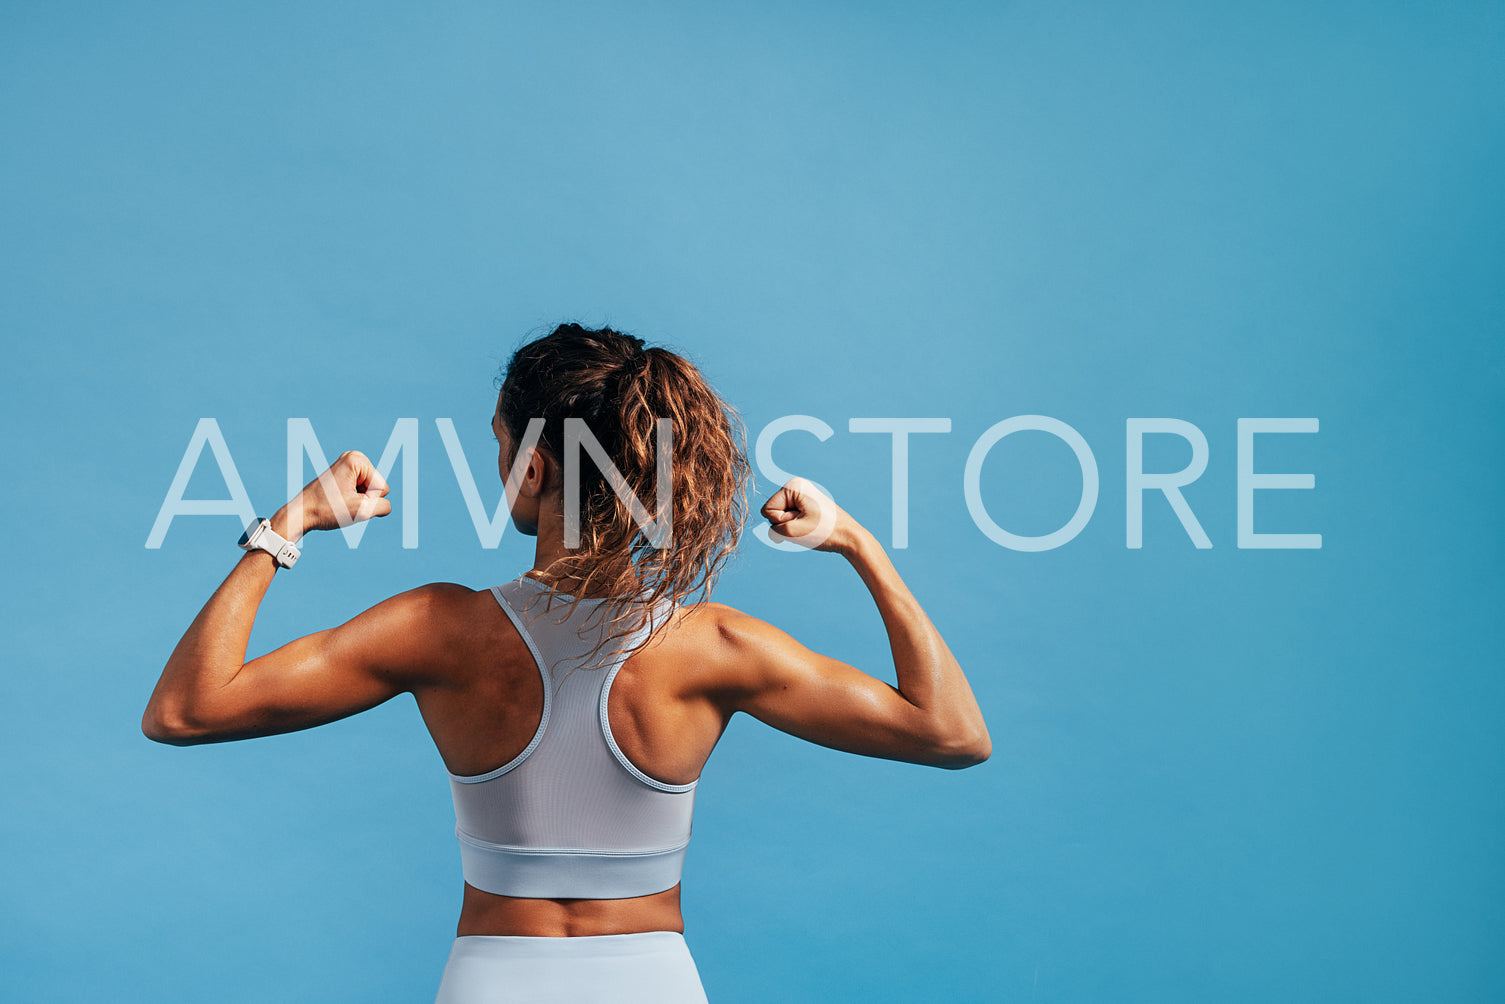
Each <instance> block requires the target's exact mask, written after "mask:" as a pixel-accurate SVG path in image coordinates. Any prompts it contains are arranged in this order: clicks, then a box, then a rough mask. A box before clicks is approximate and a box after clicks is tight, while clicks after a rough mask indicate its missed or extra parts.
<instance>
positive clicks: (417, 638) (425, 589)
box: [338, 582, 497, 667]
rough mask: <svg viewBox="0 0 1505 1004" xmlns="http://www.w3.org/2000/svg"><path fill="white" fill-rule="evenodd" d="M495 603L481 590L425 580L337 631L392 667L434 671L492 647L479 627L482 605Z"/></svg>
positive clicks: (482, 622)
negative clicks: (482, 646)
mask: <svg viewBox="0 0 1505 1004" xmlns="http://www.w3.org/2000/svg"><path fill="white" fill-rule="evenodd" d="M488 606H490V607H495V606H496V603H495V601H494V600H493V599H492V598H491V596H490V595H489V591H488V590H485V589H472V588H470V587H469V586H463V585H460V584H459V583H457V582H430V583H427V584H426V585H422V586H418V587H416V588H414V589H409V590H407V591H406V592H402V593H398V594H397V595H396V596H393V597H390V598H389V599H386V600H383V601H382V602H380V603H378V604H377V605H376V606H374V607H372V608H370V609H369V610H367V611H366V612H365V613H362V614H360V615H359V616H357V617H356V618H355V619H354V620H351V621H349V622H348V623H346V624H345V625H343V626H342V627H341V628H339V629H338V633H339V634H340V635H342V636H344V637H343V638H340V639H339V641H345V640H347V639H348V642H349V643H350V644H352V645H356V646H359V647H361V648H363V649H365V650H367V651H370V652H371V653H372V655H374V656H375V657H376V658H377V660H378V661H379V662H381V663H384V664H391V665H394V666H411V667H417V666H428V667H438V666H442V665H444V664H446V663H453V662H457V661H463V660H464V659H465V658H466V656H467V655H468V654H470V653H472V652H473V651H474V649H475V647H476V645H477V644H485V643H487V642H490V643H493V644H494V643H495V642H496V641H497V639H495V638H492V637H491V635H492V633H493V632H491V631H488V630H486V629H485V627H484V625H486V624H487V623H488V619H487V618H486V616H485V614H486V612H487V607H488Z"/></svg>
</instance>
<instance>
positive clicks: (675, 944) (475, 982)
mask: <svg viewBox="0 0 1505 1004" xmlns="http://www.w3.org/2000/svg"><path fill="white" fill-rule="evenodd" d="M513 1001H518V1002H527V1004H548V1002H556V1001H557V1002H559V1004H566V1002H567V1004H591V1002H594V1001H610V1002H612V1004H706V998H705V990H704V988H702V987H701V985H700V973H699V972H698V971H697V970H696V969H695V961H694V960H693V959H691V958H690V949H689V948H688V947H687V946H686V945H685V939H684V935H681V934H677V933H675V932H673V931H648V932H645V933H642V934H603V935H597V936H594V937H588V938H525V937H513V936H499V935H477V934H470V935H465V936H464V937H460V938H456V939H455V943H454V945H453V946H451V948H450V950H449V962H448V963H446V964H445V966H444V978H443V979H442V980H440V982H439V996H438V997H437V998H436V999H435V1001H434V1004H504V1002H505V1004H511V1002H513Z"/></svg>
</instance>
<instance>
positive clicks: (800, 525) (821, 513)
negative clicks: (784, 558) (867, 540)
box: [762, 478, 863, 553]
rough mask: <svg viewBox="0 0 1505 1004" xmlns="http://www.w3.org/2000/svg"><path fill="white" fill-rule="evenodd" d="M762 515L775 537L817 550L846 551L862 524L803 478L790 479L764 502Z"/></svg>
mask: <svg viewBox="0 0 1505 1004" xmlns="http://www.w3.org/2000/svg"><path fill="white" fill-rule="evenodd" d="M762 513H763V518H764V519H766V520H768V534H769V536H770V537H772V538H773V539H774V540H787V541H789V542H790V543H794V544H799V545H800V546H801V547H808V548H811V549H813V550H816V551H836V552H838V553H846V552H847V551H848V550H850V549H851V547H852V545H853V544H855V543H856V538H857V535H858V534H860V533H861V532H863V531H862V526H861V524H859V523H858V522H857V521H856V520H855V519H853V518H852V517H851V516H850V515H848V514H847V512H846V510H844V509H842V508H841V506H839V505H837V504H836V503H835V502H833V501H831V499H830V498H829V497H827V496H826V495H824V494H822V493H821V491H820V489H818V488H816V487H815V485H813V484H811V483H810V482H809V481H806V480H805V479H804V478H791V479H790V480H789V483H788V484H786V485H784V487H782V488H780V489H779V490H778V491H776V492H774V493H773V496H772V497H771V498H769V500H768V501H767V502H764V503H763V509H762Z"/></svg>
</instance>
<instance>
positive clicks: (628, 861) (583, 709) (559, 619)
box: [449, 575, 695, 899]
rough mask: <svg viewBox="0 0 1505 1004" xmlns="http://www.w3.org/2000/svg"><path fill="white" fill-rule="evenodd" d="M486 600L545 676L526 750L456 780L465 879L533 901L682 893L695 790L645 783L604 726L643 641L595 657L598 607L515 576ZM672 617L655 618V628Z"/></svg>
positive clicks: (618, 644) (632, 639) (621, 642)
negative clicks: (621, 677) (497, 607)
mask: <svg viewBox="0 0 1505 1004" xmlns="http://www.w3.org/2000/svg"><path fill="white" fill-rule="evenodd" d="M491 592H492V594H493V595H494V596H495V597H496V600H497V602H498V603H499V604H501V607H502V609H503V610H504V611H506V613H507V616H508V617H510V618H511V619H512V623H513V624H515V625H516V626H517V630H518V632H519V633H521V634H522V636H523V640H524V641H525V642H527V645H528V650H529V651H530V652H531V653H532V654H533V660H534V662H535V663H536V664H537V666H538V673H539V675H540V676H541V677H542V678H543V692H544V703H543V715H542V717H541V719H540V720H539V723H538V730H537V731H536V732H535V733H534V734H533V740H532V741H531V742H530V743H528V746H527V748H526V749H524V750H523V751H522V752H521V753H519V754H518V755H517V756H516V757H514V758H513V759H512V760H511V762H509V763H506V764H503V765H502V766H500V767H498V768H496V769H495V770H493V771H488V772H487V773H485V774H476V775H472V776H469V777H462V776H460V775H458V774H453V773H451V774H450V775H449V778H450V790H451V793H452V794H453V796H454V800H455V822H456V825H455V835H456V836H457V837H458V838H459V840H460V864H461V870H462V871H463V873H464V875H465V881H466V882H467V883H469V884H470V885H472V886H474V887H476V888H477V889H481V890H483V891H485V892H491V893H497V894H498V895H502V896H521V897H529V898H551V899H552V898H581V899H622V898H626V897H629V896H646V895H648V894H650V893H656V892H663V891H664V890H666V889H670V888H672V887H674V886H675V885H677V884H678V883H679V878H680V872H681V869H682V868H683V865H684V857H685V848H686V847H687V846H688V845H689V843H690V817H691V815H692V814H693V812H694V809H695V782H691V783H689V784H665V783H664V782H662V781H656V780H654V779H653V778H651V777H648V776H647V775H646V774H644V773H643V772H642V771H641V770H639V769H638V768H637V767H636V766H634V765H633V764H632V762H631V761H629V760H628V759H627V757H626V755H625V754H623V752H622V751H621V750H620V749H619V748H618V747H617V743H616V740H615V739H614V738H613V737H612V734H611V723H610V722H609V721H608V720H607V715H606V705H607V698H608V696H609V695H610V693H611V684H612V680H613V679H615V678H616V675H617V671H618V670H619V669H621V668H622V664H623V663H624V662H625V661H626V659H625V657H624V655H623V653H624V652H625V651H627V650H629V649H630V648H631V647H632V646H634V645H636V644H637V643H638V642H639V641H641V640H642V638H643V637H644V636H645V635H646V634H647V632H648V630H649V625H645V626H644V627H643V628H641V629H640V630H639V631H638V632H636V633H635V634H634V635H632V636H629V637H627V638H623V639H618V640H616V641H614V642H612V643H611V644H610V645H608V646H605V647H603V648H602V649H601V651H600V652H599V653H598V654H597V655H596V656H595V657H594V658H589V659H588V657H589V656H590V653H591V650H592V649H593V648H595V647H596V645H597V643H599V642H600V640H601V638H602V636H603V634H604V633H605V630H606V626H605V624H604V623H603V621H605V619H606V618H605V617H603V616H602V611H601V605H602V603H604V602H605V601H604V600H598V599H582V598H574V597H569V596H566V595H564V594H562V593H552V592H551V591H550V589H549V587H548V586H546V585H544V584H543V583H541V582H539V581H538V580H537V579H533V578H530V577H528V576H526V575H525V576H521V577H519V578H517V579H515V580H513V581H512V582H509V583H506V584H505V585H501V586H493V587H492V589H491ZM671 609H672V608H671V607H669V606H668V605H667V604H665V605H664V606H662V607H660V608H659V609H658V610H657V611H656V612H655V618H654V621H653V623H657V624H661V623H662V622H663V618H664V617H665V616H667V614H668V612H669V611H670V610H671Z"/></svg>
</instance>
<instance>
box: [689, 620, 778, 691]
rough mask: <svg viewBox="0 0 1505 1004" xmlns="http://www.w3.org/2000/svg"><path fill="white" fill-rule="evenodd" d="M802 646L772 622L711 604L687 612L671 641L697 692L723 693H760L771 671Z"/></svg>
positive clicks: (690, 682)
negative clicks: (792, 649) (758, 689)
mask: <svg viewBox="0 0 1505 1004" xmlns="http://www.w3.org/2000/svg"><path fill="white" fill-rule="evenodd" d="M797 645H798V643H797V642H795V641H794V639H792V638H790V637H789V635H787V634H785V633H784V632H783V631H781V630H779V629H778V628H777V627H775V626H774V625H772V624H770V623H768V622H767V621H765V620H761V619H759V618H757V617H754V616H753V615H751V614H749V613H746V612H744V611H742V610H738V609H737V608H736V607H731V606H727V605H726V604H724V603H711V602H705V603H697V604H695V605H694V606H690V607H684V608H682V609H681V611H680V614H679V616H678V618H677V620H676V623H675V630H674V631H673V632H671V635H670V638H669V639H668V647H669V649H670V650H671V651H672V652H674V653H676V654H677V655H679V656H680V658H679V659H677V660H676V661H678V662H680V664H681V666H682V667H683V669H682V672H683V673H684V674H685V680H686V682H687V683H689V684H690V685H691V686H692V688H693V689H696V690H701V691H706V692H710V691H717V692H723V693H728V692H729V693H736V692H742V691H745V690H747V689H749V688H753V687H756V686H757V685H758V684H759V682H760V681H761V680H762V679H763V678H764V677H766V675H767V671H768V667H769V665H770V664H771V663H774V662H777V661H778V660H779V659H780V657H781V656H782V655H784V654H785V653H787V652H788V651H789V648H790V646H797Z"/></svg>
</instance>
